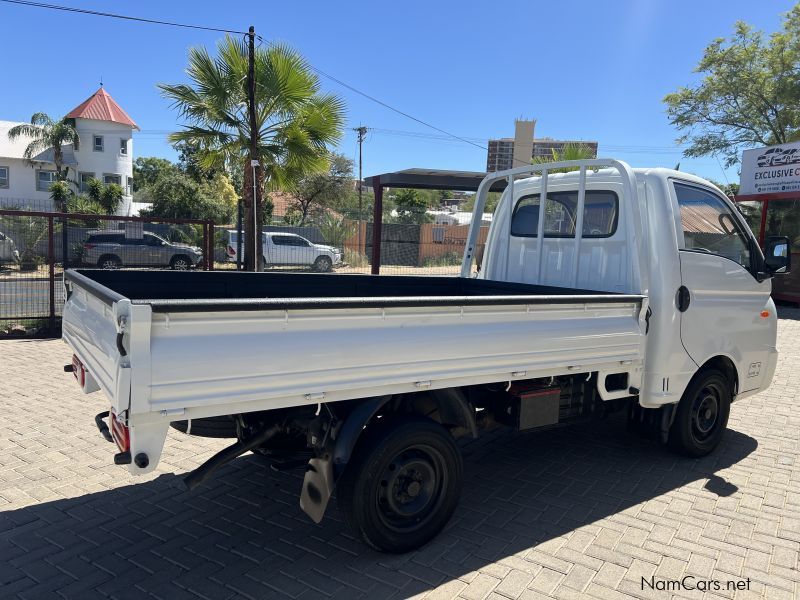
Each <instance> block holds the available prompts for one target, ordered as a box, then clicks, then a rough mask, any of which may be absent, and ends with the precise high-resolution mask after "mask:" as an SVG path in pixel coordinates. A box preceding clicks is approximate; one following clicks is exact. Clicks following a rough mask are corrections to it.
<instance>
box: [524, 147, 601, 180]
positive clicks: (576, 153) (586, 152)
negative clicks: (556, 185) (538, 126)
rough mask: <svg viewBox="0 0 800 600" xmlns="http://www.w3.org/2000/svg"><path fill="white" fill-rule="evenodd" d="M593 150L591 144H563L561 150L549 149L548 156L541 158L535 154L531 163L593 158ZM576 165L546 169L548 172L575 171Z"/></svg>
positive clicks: (538, 163)
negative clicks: (549, 154)
mask: <svg viewBox="0 0 800 600" xmlns="http://www.w3.org/2000/svg"><path fill="white" fill-rule="evenodd" d="M594 157H595V152H594V150H593V149H592V147H591V146H589V145H588V144H581V143H575V144H564V147H563V148H562V149H561V150H556V149H555V148H553V149H552V150H551V156H550V157H548V158H543V157H539V156H537V157H536V158H534V159H533V160H531V163H532V164H534V165H543V164H547V163H551V162H563V161H566V160H586V159H589V158H594ZM577 170H578V169H577V167H568V168H561V169H548V170H547V172H548V173H568V172H569V171H577Z"/></svg>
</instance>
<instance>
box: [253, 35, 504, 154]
mask: <svg viewBox="0 0 800 600" xmlns="http://www.w3.org/2000/svg"><path fill="white" fill-rule="evenodd" d="M259 39H261V40H262V41H263V42H264V43H265V44H267V45H268V46H274V44H273V43H272V42H270V41H269V40H263V39H262V38H261V37H260V36H259ZM309 67H310V68H311V70H312V71H314V72H315V73H319V74H320V75H322V76H323V77H325V78H327V79H330V80H331V81H333V82H334V83H338V84H339V85H340V86H342V87H343V88H346V89H348V90H350V91H351V92H353V93H356V94H358V95H359V96H363V97H364V98H366V99H367V100H371V101H372V102H375V103H376V104H380V105H381V106H383V107H384V108H388V109H389V110H391V111H392V112H395V113H397V114H398V115H402V116H404V117H405V118H407V119H411V120H412V121H416V122H417V123H419V124H420V125H424V126H425V127H428V128H430V129H433V130H435V131H438V132H439V133H443V134H445V135H447V136H450V137H451V138H454V139H457V140H460V141H462V142H464V143H465V144H470V145H471V146H475V147H476V148H480V149H481V150H488V148H487V147H486V146H482V145H480V144H476V143H475V142H472V141H470V140H468V139H467V138H462V137H461V136H458V135H456V134H454V133H450V132H449V131H447V130H446V129H442V128H441V127H437V126H436V125H432V124H430V123H428V122H426V121H423V120H422V119H418V118H417V117H415V116H413V115H410V114H408V113H407V112H405V111H402V110H400V109H399V108H395V107H394V106H392V105H391V104H387V103H386V102H384V101H383V100H379V99H378V98H376V97H375V96H372V95H370V94H368V93H366V92H362V91H361V90H359V89H358V88H355V87H353V86H352V85H350V84H349V83H346V82H344V81H342V80H341V79H339V78H337V77H334V76H333V75H331V74H329V73H326V72H325V71H323V70H322V69H319V68H317V67H315V66H314V65H312V64H310V63H309Z"/></svg>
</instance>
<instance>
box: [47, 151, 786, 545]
mask: <svg viewBox="0 0 800 600" xmlns="http://www.w3.org/2000/svg"><path fill="white" fill-rule="evenodd" d="M557 168H572V169H575V171H573V172H568V173H552V170H553V169H557ZM548 170H550V171H551V172H550V174H548ZM499 179H506V180H507V182H508V183H507V186H506V188H505V191H504V192H503V196H502V198H501V201H500V203H499V204H498V207H497V209H496V212H495V214H494V218H493V221H492V225H491V230H490V233H489V237H488V241H487V246H486V251H485V254H484V258H483V264H482V265H480V270H479V272H478V275H477V277H476V276H475V274H474V269H473V264H472V263H473V259H474V254H475V248H476V240H477V235H478V230H479V226H480V223H475V222H474V223H473V225H472V228H471V231H470V234H469V238H468V240H467V246H466V250H465V254H464V263H463V268H462V272H461V277H391V276H378V277H373V276H361V275H339V276H330V275H328V276H325V275H314V274H282V273H237V272H227V273H226V272H168V271H136V272H125V271H100V270H73V271H68V272H67V275H66V282H65V285H66V293H67V300H66V305H65V307H64V313H63V314H64V317H63V335H64V340H65V341H66V342H67V343H68V344H69V345H70V347H71V348H72V349H73V351H74V355H75V356H74V359H73V362H72V365H68V366H67V367H66V370H68V371H72V372H73V373H74V375H75V377H76V378H77V380H78V382H79V384H80V385H81V387H82V388H83V390H84V391H85V392H86V393H90V392H95V391H98V390H100V391H102V392H103V394H105V396H106V398H107V400H108V402H109V403H110V411H108V412H105V413H101V414H100V415H98V416H97V417H96V421H97V423H98V427H99V428H100V431H101V433H103V435H104V436H105V437H106V438H107V439H108V440H109V441H111V440H113V441H115V442H116V445H117V446H118V450H119V452H118V453H117V454H116V455H115V462H117V463H120V464H126V465H128V469H130V471H131V472H133V473H147V472H148V471H151V470H152V469H154V468H155V466H156V464H157V463H158V461H159V458H160V456H161V453H162V447H163V445H164V440H165V437H166V435H167V432H168V430H169V428H170V425H172V426H173V427H174V428H177V429H179V430H181V431H183V432H185V433H188V434H194V435H209V436H218V437H231V438H234V439H236V442H235V443H233V445H231V446H230V447H229V448H226V449H225V450H223V451H221V452H220V453H219V454H217V455H216V456H214V457H212V458H211V459H210V460H209V461H208V462H206V463H205V464H204V465H202V466H201V467H199V468H198V469H197V470H195V471H193V472H192V473H190V474H189V475H187V476H186V478H185V481H186V483H187V486H188V487H189V488H190V489H191V488H193V487H195V486H196V485H198V484H199V483H200V482H202V481H203V480H205V479H206V478H207V477H208V476H209V475H210V474H211V473H212V472H213V471H214V470H215V469H216V468H218V467H219V466H220V465H222V464H224V463H226V462H228V461H230V460H232V459H234V458H236V457H237V456H239V455H241V454H243V453H245V452H247V451H253V452H256V453H259V454H262V455H264V456H266V457H267V458H268V459H269V460H272V461H274V464H277V465H280V466H281V467H287V466H293V465H294V466H298V465H299V466H305V469H306V472H305V479H304V482H303V486H302V490H301V492H300V504H301V506H302V508H303V509H304V510H305V511H306V512H307V513H308V514H309V515H310V516H311V517H312V518H313V519H314V520H315V521H319V520H321V519H322V516H323V514H324V512H325V508H326V505H327V504H328V500H329V498H330V497H331V494H332V493H333V491H334V489H335V490H336V494H337V500H338V504H339V506H340V508H341V510H342V512H343V514H344V516H345V517H346V519H347V520H348V521H349V522H350V523H351V524H352V526H353V528H354V530H355V532H356V533H357V535H359V536H360V537H361V538H362V539H364V541H366V542H367V543H369V544H370V545H372V546H373V547H375V548H378V549H380V550H383V551H389V552H402V551H406V550H409V549H411V548H415V547H417V546H419V545H421V544H424V543H425V542H427V541H428V540H430V539H431V538H432V537H434V536H435V535H436V534H437V533H438V532H439V531H440V530H441V528H442V527H443V526H444V525H445V524H446V523H447V521H448V519H449V518H450V516H451V515H452V513H453V511H454V510H455V507H456V504H457V501H458V496H459V490H460V487H461V479H462V462H461V457H460V452H459V446H458V445H457V444H456V443H455V442H454V438H457V437H459V436H477V435H480V433H481V431H483V430H485V429H487V428H491V427H495V426H497V425H498V424H502V425H507V426H511V427H516V428H518V429H521V430H529V429H535V428H539V427H552V426H557V425H563V424H567V423H573V422H576V421H580V420H584V419H597V418H599V417H602V416H604V415H606V414H607V413H609V412H610V411H612V410H617V409H625V410H628V414H629V418H630V419H631V420H632V421H635V422H636V423H637V424H638V425H639V426H641V427H644V428H646V429H647V430H648V431H651V432H652V433H653V434H654V435H655V436H657V437H659V438H660V439H662V440H663V441H664V442H666V443H667V444H668V445H669V446H670V447H671V448H673V449H674V450H676V451H678V452H681V453H684V454H688V455H690V456H702V455H705V454H707V453H709V452H711V451H712V450H713V449H714V448H715V447H716V446H717V444H718V443H719V441H720V438H721V436H722V435H723V433H724V430H725V427H726V424H727V420H728V414H729V409H730V403H731V402H732V401H733V400H735V399H737V398H743V397H745V396H748V395H750V394H753V393H755V392H757V391H759V390H763V389H765V388H766V387H767V386H768V385H769V383H770V380H771V379H772V376H773V373H774V370H775V364H776V359H777V351H776V348H775V340H776V326H777V321H776V314H775V306H774V304H773V302H772V300H771V299H770V287H771V286H770V278H771V277H772V276H773V274H777V273H782V272H786V271H788V270H789V267H790V265H789V261H790V256H791V252H790V249H789V246H788V240H787V239H786V238H775V239H771V240H769V241H768V243H767V247H766V249H765V250H766V253H765V254H766V258H765V257H764V256H765V254H762V251H761V249H759V248H758V246H757V245H756V241H755V238H754V237H753V235H752V234H751V232H750V231H749V229H748V227H747V225H746V223H745V221H744V219H743V218H742V217H741V216H740V215H739V213H738V212H737V210H736V208H735V207H734V205H733V204H732V203H731V202H730V201H729V200H728V199H727V198H726V197H725V196H724V195H723V194H721V193H720V191H719V190H718V189H717V188H715V187H714V186H713V185H711V184H709V183H708V182H707V181H704V180H702V179H700V178H698V177H694V176H692V175H688V174H686V173H679V172H676V171H671V170H665V169H637V170H633V169H631V168H630V167H629V166H628V165H626V164H624V163H622V162H619V161H613V160H592V161H577V162H569V163H558V164H550V165H538V166H530V167H522V168H519V169H513V170H510V171H505V172H501V173H492V174H489V175H488V176H487V177H486V178H485V179H484V181H483V182H482V183H481V186H480V189H479V191H478V194H477V198H476V202H475V208H474V210H475V214H477V215H481V214H482V213H483V208H484V205H485V201H486V196H487V190H488V189H489V188H490V187H491V185H492V184H493V183H495V182H496V181H497V180H499ZM541 198H546V201H545V202H542V201H541ZM106 418H107V419H108V421H106Z"/></svg>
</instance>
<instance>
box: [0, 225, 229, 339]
mask: <svg viewBox="0 0 800 600" xmlns="http://www.w3.org/2000/svg"><path fill="white" fill-rule="evenodd" d="M212 234H213V224H212V223H211V222H210V221H197V220H188V219H148V218H142V217H120V216H107V215H88V214H78V213H70V214H65V213H59V212H47V211H22V210H4V209H0V337H3V336H27V337H32V336H47V335H54V334H57V333H58V331H59V327H60V316H61V307H62V305H63V303H64V292H63V273H64V269H65V268H77V267H104V268H119V269H127V268H151V269H153V268H154V269H163V268H173V269H185V268H200V269H211V268H213V266H214V265H213V261H212V260H211V257H212V256H213V248H212V245H211V241H212Z"/></svg>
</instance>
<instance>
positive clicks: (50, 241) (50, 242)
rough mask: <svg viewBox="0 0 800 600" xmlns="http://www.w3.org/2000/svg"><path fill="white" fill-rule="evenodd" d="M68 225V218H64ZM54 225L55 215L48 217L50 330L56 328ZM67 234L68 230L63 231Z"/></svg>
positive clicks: (65, 266) (64, 270) (63, 270)
mask: <svg viewBox="0 0 800 600" xmlns="http://www.w3.org/2000/svg"><path fill="white" fill-rule="evenodd" d="M64 225H66V219H64ZM53 230H54V227H53V217H47V267H48V281H49V282H50V284H49V285H50V331H54V330H55V328H56V269H55V262H56V257H55V251H54V239H53V237H54V231H53ZM62 234H63V235H66V232H62ZM66 268H67V265H66V262H65V263H64V269H62V272H63V273H66Z"/></svg>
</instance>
